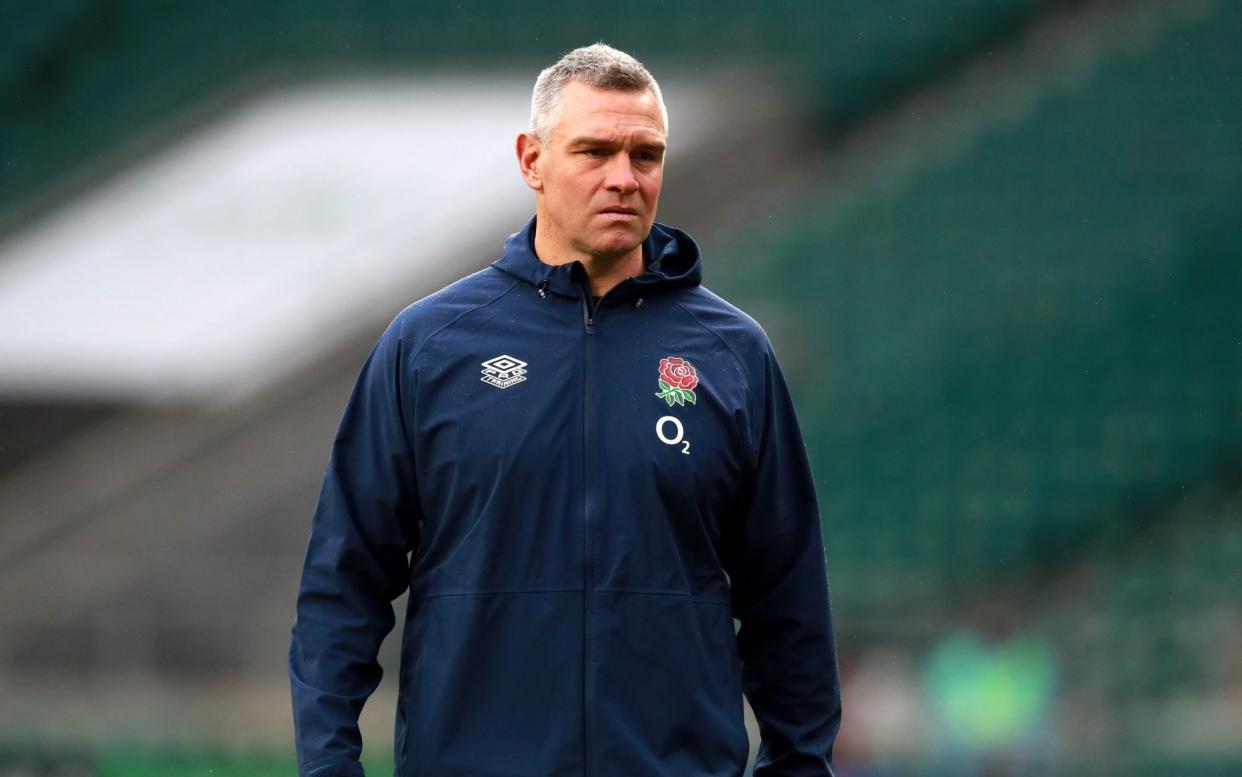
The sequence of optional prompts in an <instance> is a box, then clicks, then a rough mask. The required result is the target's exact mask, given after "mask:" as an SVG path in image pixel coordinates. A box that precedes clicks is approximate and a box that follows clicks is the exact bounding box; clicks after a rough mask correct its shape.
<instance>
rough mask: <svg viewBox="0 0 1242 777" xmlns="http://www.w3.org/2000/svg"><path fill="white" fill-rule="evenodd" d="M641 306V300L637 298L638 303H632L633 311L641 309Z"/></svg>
mask: <svg viewBox="0 0 1242 777" xmlns="http://www.w3.org/2000/svg"><path fill="white" fill-rule="evenodd" d="M642 306H643V298H642V297H639V298H638V301H637V302H635V303H634V308H635V310H637V309H638V308H641V307H642Z"/></svg>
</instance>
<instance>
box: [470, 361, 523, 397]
mask: <svg viewBox="0 0 1242 777" xmlns="http://www.w3.org/2000/svg"><path fill="white" fill-rule="evenodd" d="M479 380H481V381H483V382H484V383H490V384H491V385H493V386H495V387H496V388H502V389H505V388H509V387H510V386H516V385H517V384H519V383H521V382H522V381H524V380H526V362H524V361H522V360H521V359H517V358H514V357H512V356H509V355H508V354H501V355H500V356H493V357H492V358H490V359H488V360H487V361H485V362H483V377H481V378H479Z"/></svg>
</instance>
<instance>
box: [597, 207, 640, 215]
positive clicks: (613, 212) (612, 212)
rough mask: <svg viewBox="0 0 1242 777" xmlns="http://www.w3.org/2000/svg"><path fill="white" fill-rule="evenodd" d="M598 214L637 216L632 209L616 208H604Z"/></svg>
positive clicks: (636, 212)
mask: <svg viewBox="0 0 1242 777" xmlns="http://www.w3.org/2000/svg"><path fill="white" fill-rule="evenodd" d="M600 214H601V215H608V216H638V211H637V210H635V209H634V208H625V207H621V206H617V207H615V208H604V209H603V210H601V211H600Z"/></svg>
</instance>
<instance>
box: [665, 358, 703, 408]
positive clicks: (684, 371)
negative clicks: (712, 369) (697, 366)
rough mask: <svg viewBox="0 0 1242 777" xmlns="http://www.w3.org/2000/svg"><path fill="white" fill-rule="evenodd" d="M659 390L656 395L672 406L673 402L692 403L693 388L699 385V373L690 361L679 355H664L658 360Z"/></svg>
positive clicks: (693, 397)
mask: <svg viewBox="0 0 1242 777" xmlns="http://www.w3.org/2000/svg"><path fill="white" fill-rule="evenodd" d="M659 382H660V391H659V392H657V393H656V396H657V397H659V398H660V399H663V400H664V401H665V402H667V403H668V406H669V407H672V406H673V404H674V403H676V404H678V405H684V404H686V402H687V401H688V402H690V404H692V405H693V404H694V402H695V396H694V388H695V386H698V385H699V375H698V373H697V372H695V370H694V366H693V365H691V364H690V362H688V361H686V360H685V359H683V358H681V357H680V356H665V357H664V358H663V359H661V360H660V381H659Z"/></svg>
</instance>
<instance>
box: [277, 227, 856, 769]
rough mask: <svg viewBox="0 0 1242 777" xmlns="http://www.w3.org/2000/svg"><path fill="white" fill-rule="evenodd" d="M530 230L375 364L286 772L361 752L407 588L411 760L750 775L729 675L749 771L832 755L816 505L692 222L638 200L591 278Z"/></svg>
mask: <svg viewBox="0 0 1242 777" xmlns="http://www.w3.org/2000/svg"><path fill="white" fill-rule="evenodd" d="M534 229H535V220H534V219H532V220H531V221H530V222H529V223H528V224H527V225H526V227H525V228H524V229H523V230H522V231H521V232H519V233H517V234H515V235H512V236H510V238H509V239H508V241H507V242H506V244H505V252H504V256H503V257H502V258H500V259H498V260H496V261H495V262H493V263H492V264H491V265H490V266H488V267H487V268H485V269H483V270H480V271H478V272H476V273H474V274H472V275H469V276H467V277H465V278H463V279H461V280H459V281H457V282H456V283H453V284H452V285H450V286H447V287H446V288H444V289H441V290H440V291H437V292H435V293H434V294H431V295H429V296H427V297H425V298H423V299H421V300H419V301H417V302H415V303H413V304H411V305H410V306H409V307H407V308H406V309H405V310H403V311H401V313H400V314H398V315H397V316H396V318H395V319H394V320H393V321H392V323H391V324H390V325H389V326H388V328H387V330H386V331H385V332H384V333H383V335H382V336H381V337H380V339H379V341H378V342H377V343H376V345H375V347H374V349H373V350H372V351H371V353H370V355H369V356H368V358H367V360H366V362H365V364H364V365H363V368H362V372H361V375H360V376H359V378H358V381H357V384H356V385H355V387H354V390H353V393H352V394H351V396H350V398H349V402H348V404H347V406H346V408H345V412H344V416H343V417H342V419H341V422H340V427H339V430H338V432H337V435H336V439H335V442H334V444H333V446H332V451H331V455H330V457H329V461H328V466H327V472H326V474H325V477H324V482H323V489H322V492H321V494H320V497H319V503H318V506H317V508H316V511H315V514H314V518H313V521H312V527H311V532H310V541H309V545H308V548H307V552H306V561H305V565H304V567H303V570H302V581H301V587H300V590H299V594H298V599H297V614H296V618H295V620H294V623H293V629H292V641H291V645H290V651H289V675H290V680H291V683H292V693H293V717H294V723H295V734H296V741H297V756H298V766H299V771H300V774H301V775H302V777H312V776H313V777H329V776H336V775H341V776H342V777H357V776H358V775H361V774H362V769H361V767H360V766H359V764H358V759H359V755H360V752H361V748H362V742H361V738H360V734H359V730H358V715H359V713H360V711H361V710H362V706H363V704H364V702H365V701H366V699H367V697H368V696H369V695H370V694H371V693H372V691H374V690H375V688H376V686H377V685H378V684H379V681H380V675H381V671H382V670H381V668H380V665H379V663H378V662H377V659H376V655H377V651H378V649H379V645H380V642H381V641H382V640H383V638H384V636H385V635H386V634H388V633H389V632H390V631H391V630H392V627H393V625H394V621H395V617H394V612H393V607H392V601H393V600H395V599H396V598H397V597H398V596H400V595H401V593H402V592H403V591H405V590H406V589H407V587H408V589H409V592H410V596H409V604H408V607H407V613H406V618H405V623H404V626H403V630H402V650H401V668H400V695H399V702H398V708H397V719H396V752H395V758H396V774H397V775H398V776H399V777H415V775H421V776H423V777H500V776H501V775H506V776H507V775H512V776H513V777H518V776H519V775H523V776H525V775H529V776H530V777H638V775H642V777H708V775H713V776H719V777H738V775H741V774H742V772H743V770H744V767H745V764H746V758H747V736H746V730H745V726H744V723H743V706H742V694H743V692H745V694H746V696H747V698H748V699H749V700H750V703H751V706H752V707H753V709H754V711H755V714H756V717H757V719H758V721H759V725H760V731H761V734H762V740H763V741H762V745H761V749H760V752H759V760H758V765H757V768H756V771H755V774H756V775H757V776H758V777H776V776H777V775H782V776H788V777H793V776H794V775H821V776H822V775H831V774H832V770H831V766H830V761H831V754H832V745H833V740H834V739H835V737H836V733H837V728H838V725H839V723H840V714H841V705H840V687H839V680H838V674H837V660H836V651H835V645H834V637H833V631H832V621H831V616H830V609H829V598H828V580H827V572H826V564H825V558H824V545H823V538H822V534H821V528H820V515H819V508H818V503H817V500H816V495H815V490H814V486H813V484H812V481H811V471H810V468H809V466H808V463H807V456H806V450H805V448H804V446H803V441H802V436H801V433H800V431H799V428H798V423H797V420H796V418H795V415H794V407H793V404H792V402H791V401H790V396H789V392H788V390H787V388H786V385H785V381H784V378H783V377H782V375H781V371H780V368H779V367H778V366H777V362H776V359H775V357H774V356H773V352H772V347H771V345H770V343H769V341H768V338H767V335H766V334H765V333H764V331H763V329H761V328H760V326H759V325H758V324H757V323H756V322H755V321H754V320H753V319H751V318H750V317H749V316H747V315H746V314H745V313H743V312H741V311H740V310H739V309H737V308H736V307H734V306H733V305H731V304H729V303H728V302H726V301H725V300H723V299H721V298H720V297H718V296H716V295H715V294H713V293H712V292H710V291H708V290H707V289H706V288H704V287H703V286H701V285H700V277H701V275H700V272H701V268H700V257H699V250H698V247H697V246H696V245H695V243H694V241H693V240H691V238H690V236H689V235H687V234H685V233H684V232H681V231H679V230H676V229H672V228H670V227H666V226H663V225H660V224H656V225H655V226H654V227H653V228H652V230H651V233H650V235H649V236H648V237H647V239H646V241H645V242H644V244H643V259H644V264H645V270H644V272H643V273H642V274H641V275H639V276H638V277H636V278H631V279H628V280H625V281H622V282H621V283H620V284H619V285H617V286H615V287H614V288H613V289H611V290H610V291H608V292H607V293H606V294H605V295H604V296H603V298H602V299H600V300H599V301H598V302H595V301H593V298H592V295H591V291H590V284H589V279H588V277H587V275H586V273H585V268H584V267H583V265H582V264H581V263H580V262H577V261H575V262H572V263H570V264H567V265H560V266H554V265H548V264H544V263H543V262H541V261H539V259H538V257H537V256H536V255H535V252H534ZM735 618H736V619H737V620H738V622H739V624H740V627H739V626H735V623H734V619H735Z"/></svg>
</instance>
